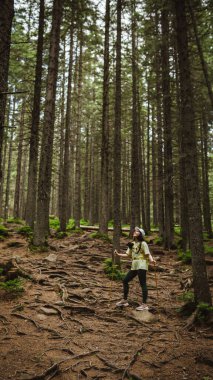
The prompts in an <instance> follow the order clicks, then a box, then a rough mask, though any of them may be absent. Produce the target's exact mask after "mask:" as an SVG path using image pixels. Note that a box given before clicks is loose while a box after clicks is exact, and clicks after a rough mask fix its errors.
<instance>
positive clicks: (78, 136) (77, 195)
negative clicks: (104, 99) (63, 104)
mask: <svg viewBox="0 0 213 380" xmlns="http://www.w3.org/2000/svg"><path fill="white" fill-rule="evenodd" d="M82 28H83V26H82V25H81V26H80V32H79V44H80V46H79V64H78V85H77V87H78V88H77V125H76V162H75V207H74V210H75V214H74V217H75V224H76V227H80V219H81V123H82V120H81V109H82V71H83V56H82V50H83V29H82Z"/></svg>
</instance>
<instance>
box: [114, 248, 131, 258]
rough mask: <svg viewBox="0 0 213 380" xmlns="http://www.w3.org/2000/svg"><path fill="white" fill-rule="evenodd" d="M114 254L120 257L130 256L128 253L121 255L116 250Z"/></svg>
mask: <svg viewBox="0 0 213 380" xmlns="http://www.w3.org/2000/svg"><path fill="white" fill-rule="evenodd" d="M114 254H115V255H117V256H119V257H128V256H129V255H128V254H127V253H119V252H118V251H117V250H116V249H115V250H114Z"/></svg>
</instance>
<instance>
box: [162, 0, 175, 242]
mask: <svg viewBox="0 0 213 380" xmlns="http://www.w3.org/2000/svg"><path fill="white" fill-rule="evenodd" d="M168 4H169V3H168V0H166V1H164V7H163V9H162V14H161V25H162V92H163V116H164V180H165V230H164V247H165V248H169V249H170V247H171V245H172V241H173V224H174V221H173V165H172V124H171V94H170V78H169V40H168V36H169V18H168V15H169V13H168Z"/></svg>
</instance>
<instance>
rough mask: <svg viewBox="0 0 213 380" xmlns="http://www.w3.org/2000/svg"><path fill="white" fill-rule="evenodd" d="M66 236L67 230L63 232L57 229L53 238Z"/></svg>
mask: <svg viewBox="0 0 213 380" xmlns="http://www.w3.org/2000/svg"><path fill="white" fill-rule="evenodd" d="M67 236H68V233H67V232H63V231H57V232H56V234H55V238H56V239H63V238H65V237H67Z"/></svg>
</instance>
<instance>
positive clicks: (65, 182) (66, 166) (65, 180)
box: [60, 16, 74, 231]
mask: <svg viewBox="0 0 213 380" xmlns="http://www.w3.org/2000/svg"><path fill="white" fill-rule="evenodd" d="M72 17H73V16H72ZM73 25H74V24H73V20H72V22H71V27H70V57H69V75H68V90H67V109H66V124H65V146H64V159H63V176H62V194H61V197H62V202H61V217H60V228H61V231H65V230H66V224H67V222H68V220H69V215H68V207H67V206H68V199H69V173H70V162H69V155H70V127H71V126H70V124H71V89H72V72H73V33H74V27H73Z"/></svg>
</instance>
